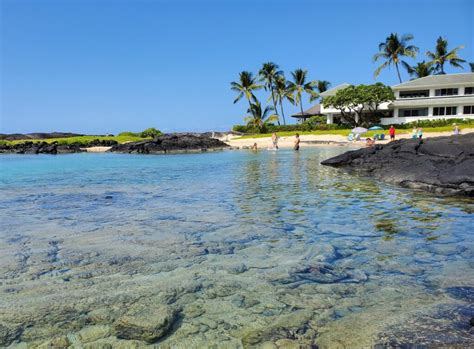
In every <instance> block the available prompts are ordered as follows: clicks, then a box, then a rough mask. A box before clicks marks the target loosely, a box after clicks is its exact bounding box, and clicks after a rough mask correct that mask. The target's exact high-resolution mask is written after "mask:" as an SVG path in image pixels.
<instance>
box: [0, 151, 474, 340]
mask: <svg viewBox="0 0 474 349" xmlns="http://www.w3.org/2000/svg"><path fill="white" fill-rule="evenodd" d="M345 150H347V149H346V148H343V147H340V148H339V147H338V148H335V147H331V148H329V147H327V148H325V147H318V148H311V149H302V151H300V152H299V153H295V152H293V151H290V150H281V151H277V152H275V151H260V152H258V153H252V152H245V151H223V152H215V153H214V152H213V153H202V154H189V155H159V156H153V155H122V154H71V155H60V156H48V155H35V156H30V155H2V156H1V157H0V166H1V167H0V228H1V230H0V295H1V296H0V346H8V345H10V346H11V347H36V346H40V345H42V344H44V345H49V346H50V347H54V346H56V347H67V346H71V347H89V348H94V347H103V348H108V347H110V346H113V347H114V348H115V347H123V348H128V347H142V346H145V345H147V344H146V343H145V342H143V341H140V340H138V339H139V338H136V339H137V340H134V339H133V338H132V339H123V338H122V339H120V338H117V336H116V334H117V333H116V329H115V327H114V324H115V323H116V322H117V319H120V318H121V317H122V316H124V314H126V313H127V312H128V311H130V309H131V308H133V307H134V306H137V305H143V306H145V307H148V308H153V307H158V308H157V309H158V310H159V311H168V310H169V311H172V312H173V314H175V316H174V318H173V325H172V326H170V327H169V328H167V329H166V333H165V334H164V335H163V336H162V337H161V338H160V339H159V340H157V342H156V343H155V344H154V345H155V346H157V347H183V348H184V347H186V348H190V347H213V346H214V347H219V348H220V347H226V348H227V347H229V348H240V347H253V346H255V347H259V346H261V347H268V348H276V347H284V348H290V347H297V345H300V346H301V347H311V346H313V347H316V346H319V347H320V348H367V347H371V346H379V347H387V346H403V345H413V344H419V345H434V344H446V345H453V346H454V345H457V346H458V347H469V343H471V344H472V343H473V341H474V333H473V331H472V329H470V326H469V319H470V318H471V317H473V316H474V306H473V304H474V269H473V266H474V236H473V231H474V202H473V201H472V200H469V199H464V198H437V197H434V196H433V195H431V194H428V193H424V192H416V191H411V190H407V189H403V188H398V187H395V186H391V185H389V184H386V183H382V182H380V181H376V180H373V179H370V178H362V177H357V176H353V175H350V174H347V173H345V172H343V171H341V170H337V169H334V168H329V167H323V166H321V165H320V162H321V161H322V160H324V159H327V158H329V157H331V156H334V155H337V154H339V153H341V152H343V151H345ZM153 309H154V308H153ZM158 310H157V311H158ZM144 316H145V317H146V316H148V315H144ZM146 321H148V319H146ZM150 321H152V319H151V318H150ZM119 337H120V336H119ZM148 345H151V346H153V344H148Z"/></svg>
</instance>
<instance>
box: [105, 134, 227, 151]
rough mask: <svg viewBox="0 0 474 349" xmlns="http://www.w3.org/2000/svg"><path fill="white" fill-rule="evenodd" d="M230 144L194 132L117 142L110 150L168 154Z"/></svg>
mask: <svg viewBox="0 0 474 349" xmlns="http://www.w3.org/2000/svg"><path fill="white" fill-rule="evenodd" d="M225 148H229V145H228V144H226V143H224V142H222V141H220V140H218V139H215V138H210V137H206V136H196V135H193V134H180V135H177V134H169V135H163V136H159V137H156V138H154V139H153V140H144V141H139V142H130V143H123V144H117V145H115V146H113V147H112V148H111V149H110V150H109V152H113V153H127V154H166V153H187V152H201V151H208V150H221V149H225Z"/></svg>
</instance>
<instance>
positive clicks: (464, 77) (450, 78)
mask: <svg viewBox="0 0 474 349" xmlns="http://www.w3.org/2000/svg"><path fill="white" fill-rule="evenodd" d="M466 84H472V85H474V73H460V74H442V75H430V76H425V77H424V78H419V79H414V80H410V81H407V82H403V83H401V84H398V85H394V86H392V89H394V90H402V89H411V88H417V89H418V88H424V87H426V88H428V87H441V86H446V87H448V86H456V85H466Z"/></svg>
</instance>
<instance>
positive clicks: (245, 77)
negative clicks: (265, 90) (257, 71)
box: [230, 71, 262, 106]
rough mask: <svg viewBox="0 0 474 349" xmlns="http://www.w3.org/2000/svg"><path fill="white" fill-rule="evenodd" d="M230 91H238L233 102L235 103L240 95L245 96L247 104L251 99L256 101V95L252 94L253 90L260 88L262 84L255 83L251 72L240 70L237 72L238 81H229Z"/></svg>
mask: <svg viewBox="0 0 474 349" xmlns="http://www.w3.org/2000/svg"><path fill="white" fill-rule="evenodd" d="M230 86H231V87H230V88H231V90H232V91H235V92H237V93H238V95H237V97H236V98H235V100H234V104H235V103H237V102H238V101H239V100H240V99H241V98H242V97H244V96H245V98H247V100H248V102H249V106H250V105H251V104H252V103H251V101H256V100H257V97H255V95H254V94H253V92H254V91H256V90H258V89H261V88H262V86H261V85H259V84H257V81H256V79H255V77H254V76H253V74H252V73H251V72H249V71H242V72H240V73H239V81H238V82H236V81H232V82H231V83H230Z"/></svg>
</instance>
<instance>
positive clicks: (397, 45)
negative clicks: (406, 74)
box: [373, 33, 419, 83]
mask: <svg viewBox="0 0 474 349" xmlns="http://www.w3.org/2000/svg"><path fill="white" fill-rule="evenodd" d="M410 40H413V35H411V34H404V35H402V36H401V37H398V34H397V33H391V34H390V36H389V37H387V38H386V39H385V42H381V43H380V44H379V52H378V53H376V54H375V55H374V58H373V60H374V62H377V61H378V60H379V59H385V62H383V63H382V65H380V66H379V67H378V68H377V69H375V72H374V77H377V76H379V74H380V72H381V71H382V69H384V68H387V67H390V66H391V65H395V68H396V69H397V74H398V80H400V83H401V82H402V78H401V76H400V69H399V67H398V65H399V64H401V65H403V66H404V67H405V68H408V67H409V64H408V63H407V62H405V61H404V60H402V57H411V58H415V57H416V54H417V52H418V51H419V49H418V47H416V46H414V45H408V41H410Z"/></svg>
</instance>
